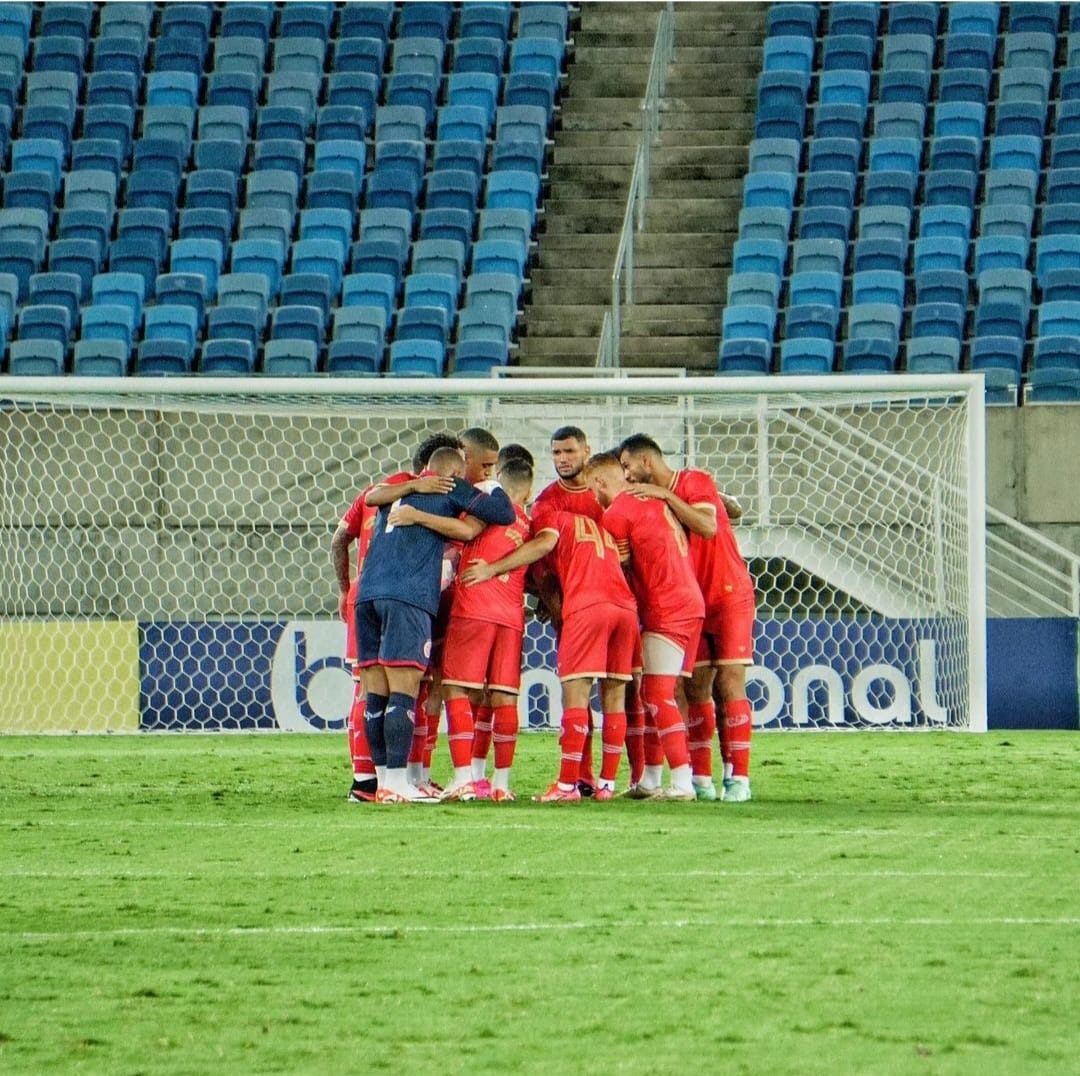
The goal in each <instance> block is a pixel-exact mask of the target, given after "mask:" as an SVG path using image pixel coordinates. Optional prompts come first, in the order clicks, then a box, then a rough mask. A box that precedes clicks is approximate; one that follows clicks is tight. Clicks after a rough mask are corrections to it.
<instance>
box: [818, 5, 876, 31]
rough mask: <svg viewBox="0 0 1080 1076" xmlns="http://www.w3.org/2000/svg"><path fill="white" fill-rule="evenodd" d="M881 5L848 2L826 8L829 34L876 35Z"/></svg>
mask: <svg viewBox="0 0 1080 1076" xmlns="http://www.w3.org/2000/svg"><path fill="white" fill-rule="evenodd" d="M880 10H881V5H880V4H877V3H848V4H843V5H842V6H841V5H838V6H837V7H830V8H828V9H827V20H828V32H829V34H830V35H831V34H851V35H854V36H856V37H870V38H873V37H876V36H877V31H878V21H879V14H880Z"/></svg>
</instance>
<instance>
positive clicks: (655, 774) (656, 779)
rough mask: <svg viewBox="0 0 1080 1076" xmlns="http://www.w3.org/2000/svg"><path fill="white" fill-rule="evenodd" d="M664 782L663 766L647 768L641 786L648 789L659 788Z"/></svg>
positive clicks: (642, 776)
mask: <svg viewBox="0 0 1080 1076" xmlns="http://www.w3.org/2000/svg"><path fill="white" fill-rule="evenodd" d="M663 780H664V767H663V766H646V767H645V770H644V772H643V773H642V775H641V781H640V782H639V783H640V784H642V785H644V786H645V787H646V788H659V787H660V785H661V784H662V782H663Z"/></svg>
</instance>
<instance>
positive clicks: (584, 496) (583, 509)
mask: <svg viewBox="0 0 1080 1076" xmlns="http://www.w3.org/2000/svg"><path fill="white" fill-rule="evenodd" d="M532 507H533V515H534V516H535V514H536V512H537V511H539V510H540V509H541V508H543V509H544V510H545V511H548V512H572V513H573V514H574V515H576V516H588V518H589V519H594V520H596V522H597V523H599V522H600V520H601V519H603V516H604V510H603V508H601V507H600V502H599V501H598V500H597V499H596V494H595V493H593V491H592V490H591V489H589V487H588V486H582V487H581V488H580V489H579V488H578V487H576V486H570V485H567V483H566V482H564V481H563V480H562V479H561V478H556V479H555V481H554V482H552V483H551V484H550V485H548V486H545V487H544V488H543V489H542V490H541V491H540V492H539V493H538V494H537V495H536V498H535V500H533V504H532Z"/></svg>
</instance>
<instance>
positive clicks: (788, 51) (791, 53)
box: [762, 36, 869, 86]
mask: <svg viewBox="0 0 1080 1076" xmlns="http://www.w3.org/2000/svg"><path fill="white" fill-rule="evenodd" d="M813 66H814V42H813V41H810V40H808V39H807V38H805V37H801V36H797V37H789V36H783V37H767V38H766V39H765V43H764V46H763V53H762V70H763V71H794V72H795V73H797V74H798V75H800V76H801V77H802V79H803V85H804V86H809V84H810V73H811V71H812V70H813ZM841 66H843V67H845V68H846V66H847V65H840V64H835V63H834V64H831V65H827V66H826V68H825V69H826V70H829V69H830V68H836V67H841ZM867 70H869V68H867Z"/></svg>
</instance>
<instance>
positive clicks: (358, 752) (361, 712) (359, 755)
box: [349, 680, 375, 781]
mask: <svg viewBox="0 0 1080 1076" xmlns="http://www.w3.org/2000/svg"><path fill="white" fill-rule="evenodd" d="M366 714H367V695H366V693H365V692H364V685H363V684H362V683H361V682H360V681H359V680H354V681H353V700H352V706H351V707H350V709H349V756H350V758H351V759H352V769H353V777H354V778H355V779H356V780H357V781H368V780H370V779H371V778H373V777H374V776H375V765H374V763H373V762H372V761H371V748H370V747H369V746H368V742H367V727H366V726H365V724H364V718H365V716H366Z"/></svg>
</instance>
